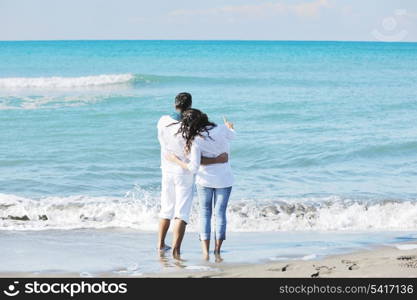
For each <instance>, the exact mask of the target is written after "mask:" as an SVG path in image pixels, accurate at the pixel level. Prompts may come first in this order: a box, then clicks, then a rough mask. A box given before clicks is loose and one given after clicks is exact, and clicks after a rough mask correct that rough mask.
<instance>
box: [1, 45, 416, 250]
mask: <svg viewBox="0 0 417 300" xmlns="http://www.w3.org/2000/svg"><path fill="white" fill-rule="evenodd" d="M416 82H417V43H373V42H283V41H282V42H274V41H32V42H29V41H28V42H0V124H1V126H0V141H1V142H0V170H1V171H0V231H1V232H3V233H2V235H3V238H8V237H10V234H13V233H16V232H17V231H22V233H20V235H19V236H25V237H27V236H28V235H29V236H30V233H27V232H31V231H36V233H33V234H37V235H39V234H42V233H40V231H44V232H45V235H47V232H56V230H57V231H58V232H61V231H62V230H65V231H66V232H67V231H68V230H69V231H74V232H79V230H81V231H82V230H88V232H90V230H93V232H94V230H99V231H100V230H111V231H112V230H121V231H125V230H128V231H130V230H133V231H134V232H139V233H143V234H145V233H146V234H149V232H151V233H152V234H154V232H155V231H156V226H157V221H158V219H157V213H158V208H159V207H158V206H159V194H160V192H159V190H160V177H161V174H160V168H159V158H160V156H159V144H158V141H157V138H156V123H157V121H158V119H159V117H160V116H161V115H163V114H170V113H171V112H172V111H173V102H174V98H175V95H176V94H177V93H179V92H183V91H187V92H190V93H191V94H192V95H193V106H194V107H195V108H199V109H201V110H203V111H204V112H206V113H207V114H208V115H209V117H210V119H211V120H212V121H214V122H217V123H221V122H222V118H223V116H226V117H227V118H228V119H229V120H230V121H232V122H234V124H235V128H236V131H237V138H236V140H234V141H233V143H232V146H231V148H232V153H231V157H230V161H231V164H232V168H233V171H234V175H235V185H234V188H233V193H232V196H231V199H230V205H229V211H228V218H229V227H228V230H229V232H231V233H232V234H233V233H236V235H239V234H243V233H241V232H247V233H248V234H249V233H250V232H257V233H267V232H269V233H268V234H270V233H271V232H276V233H277V234H282V232H294V231H296V232H304V233H303V234H306V233H305V232H306V231H307V232H309V231H314V232H333V233H334V232H345V233H346V232H361V234H365V235H366V234H372V233H373V232H374V233H375V232H385V233H386V232H392V233H394V232H395V233H396V234H393V235H390V239H391V238H395V237H401V236H402V235H406V236H407V235H410V234H411V235H413V234H414V233H415V232H417V202H416V200H417V188H416V187H417V185H416V183H417V128H416V124H417V89H416ZM194 202H195V203H194V209H193V214H192V220H191V224H190V226H189V232H191V233H192V232H195V231H196V230H197V223H198V216H197V214H196V206H197V201H194ZM38 231H39V232H38ZM100 232H101V231H100ZM112 232H113V231H112ZM238 232H239V233H238ZM398 232H399V233H398ZM397 233H398V234H397ZM54 234H55V233H54ZM66 234H70V233H66ZM146 234H145V235H146ZM363 240H366V238H365V239H363ZM155 243H156V242H155ZM153 245H154V244H151V245H150V246H152V247H153ZM268 255H269V254H268Z"/></svg>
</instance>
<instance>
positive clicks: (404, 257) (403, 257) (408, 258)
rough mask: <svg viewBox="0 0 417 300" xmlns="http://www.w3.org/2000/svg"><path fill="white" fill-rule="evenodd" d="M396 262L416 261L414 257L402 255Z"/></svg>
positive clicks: (416, 257)
mask: <svg viewBox="0 0 417 300" xmlns="http://www.w3.org/2000/svg"><path fill="white" fill-rule="evenodd" d="M397 259H398V260H414V259H417V256H415V255H402V256H398V257H397Z"/></svg>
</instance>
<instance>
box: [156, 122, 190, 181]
mask: <svg viewBox="0 0 417 300" xmlns="http://www.w3.org/2000/svg"><path fill="white" fill-rule="evenodd" d="M171 124H173V125H171ZM169 125H171V126H169ZM157 127H158V140H159V143H160V144H161V169H162V172H166V173H171V174H177V175H191V172H190V171H189V170H186V169H183V168H182V167H180V166H179V165H177V164H176V163H173V162H171V161H168V160H167V159H166V158H165V154H166V153H172V154H175V155H176V156H178V157H179V158H180V159H181V160H182V161H184V162H188V159H187V157H186V156H185V154H184V146H185V140H184V139H183V137H182V136H181V135H180V134H178V135H176V133H177V132H178V129H179V127H180V123H178V121H177V120H175V119H173V118H172V117H171V116H168V115H165V116H162V117H161V118H160V119H159V121H158V126H157Z"/></svg>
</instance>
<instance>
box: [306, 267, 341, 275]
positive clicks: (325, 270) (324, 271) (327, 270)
mask: <svg viewBox="0 0 417 300" xmlns="http://www.w3.org/2000/svg"><path fill="white" fill-rule="evenodd" d="M313 267H314V268H315V270H316V271H318V272H317V273H313V274H311V275H310V276H311V277H312V278H315V277H319V276H320V275H322V274H330V273H332V271H333V270H334V269H336V267H328V266H317V267H316V266H315V265H313Z"/></svg>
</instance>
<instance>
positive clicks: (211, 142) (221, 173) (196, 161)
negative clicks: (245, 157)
mask: <svg viewBox="0 0 417 300" xmlns="http://www.w3.org/2000/svg"><path fill="white" fill-rule="evenodd" d="M209 134H210V135H209V136H208V135H207V133H204V134H203V135H204V136H203V137H196V138H195V139H194V141H193V144H192V146H191V151H190V155H189V163H188V164H187V166H188V169H189V170H190V171H191V172H192V173H196V174H197V176H196V183H197V184H199V185H202V186H205V187H211V188H225V187H229V186H232V185H233V174H232V168H231V166H230V162H229V161H228V162H227V163H223V164H212V165H201V156H204V157H216V156H218V155H220V154H222V153H224V152H226V153H227V154H229V159H230V141H231V140H232V139H234V137H235V135H236V134H235V131H234V130H233V129H229V128H228V127H227V126H226V125H218V126H216V127H214V128H212V129H210V130H209Z"/></svg>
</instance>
